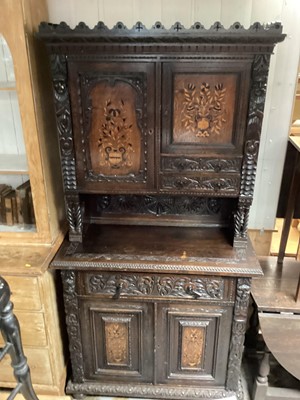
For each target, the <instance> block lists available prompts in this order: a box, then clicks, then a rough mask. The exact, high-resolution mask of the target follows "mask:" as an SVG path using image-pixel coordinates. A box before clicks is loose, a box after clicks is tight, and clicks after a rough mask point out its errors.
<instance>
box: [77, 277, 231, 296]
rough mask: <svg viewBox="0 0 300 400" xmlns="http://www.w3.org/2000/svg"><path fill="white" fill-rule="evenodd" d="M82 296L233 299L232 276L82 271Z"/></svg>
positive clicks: (80, 289) (80, 290)
mask: <svg viewBox="0 0 300 400" xmlns="http://www.w3.org/2000/svg"><path fill="white" fill-rule="evenodd" d="M79 282H80V284H79V292H80V294H83V295H92V296H105V297H111V298H119V297H130V298H131V297H143V298H145V297H146V298H147V297H149V299H156V300H157V299H158V300H159V299H160V300H164V299H166V298H170V299H183V300H187V299H189V300H193V299H195V300H205V301H214V302H219V301H229V302H231V301H232V302H233V300H234V290H235V289H234V279H232V278H224V277H213V276H197V275H172V274H170V275H168V274H139V273H137V274H130V273H113V272H86V273H81V274H80V280H79Z"/></svg>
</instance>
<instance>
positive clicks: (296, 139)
mask: <svg viewBox="0 0 300 400" xmlns="http://www.w3.org/2000/svg"><path fill="white" fill-rule="evenodd" d="M287 154H289V155H290V158H289V163H291V164H292V165H293V173H292V180H291V183H290V188H289V192H288V199H287V207H286V213H285V216H284V224H283V229H282V235H281V240H280V246H279V253H278V263H280V264H282V262H283V259H284V254H285V248H286V244H287V240H288V236H289V231H290V227H291V222H292V219H293V216H294V212H295V207H296V202H297V196H298V193H299V188H300V136H290V137H289V142H288V150H287ZM298 296H300V294H299V289H298V291H297V299H298V300H299V298H298Z"/></svg>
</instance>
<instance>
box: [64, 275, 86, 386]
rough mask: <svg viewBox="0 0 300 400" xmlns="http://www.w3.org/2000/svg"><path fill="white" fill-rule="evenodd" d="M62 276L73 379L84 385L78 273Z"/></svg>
mask: <svg viewBox="0 0 300 400" xmlns="http://www.w3.org/2000/svg"><path fill="white" fill-rule="evenodd" d="M61 276H62V282H63V295H64V306H65V314H66V325H67V331H68V337H69V350H70V358H71V364H72V379H73V381H74V382H76V383H82V382H83V381H84V369H83V354H82V341H81V333H80V322H79V319H80V317H79V305H78V296H77V293H76V273H75V272H74V271H61Z"/></svg>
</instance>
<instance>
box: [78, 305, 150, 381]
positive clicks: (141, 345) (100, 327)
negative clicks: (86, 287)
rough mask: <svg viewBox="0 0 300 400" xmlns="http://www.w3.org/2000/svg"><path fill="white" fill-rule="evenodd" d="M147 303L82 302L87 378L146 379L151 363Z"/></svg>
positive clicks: (148, 309) (148, 377) (147, 379)
mask: <svg viewBox="0 0 300 400" xmlns="http://www.w3.org/2000/svg"><path fill="white" fill-rule="evenodd" d="M152 308H153V307H152V305H151V304H140V303H134V302H132V303H124V302H122V303H121V302H119V301H117V300H115V301H102V300H101V301H99V300H98V301H92V300H91V301H90V300H87V301H86V300H85V301H83V302H82V307H81V309H82V314H83V318H82V319H81V321H85V324H82V328H81V330H82V336H83V358H84V372H85V377H86V378H87V379H96V380H105V381H111V380H113V381H127V379H128V378H129V377H130V379H131V380H136V381H141V382H148V381H150V380H151V379H152V368H151V367H150V366H151V365H153V328H152V327H153V311H152Z"/></svg>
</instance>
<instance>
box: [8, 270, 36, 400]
mask: <svg viewBox="0 0 300 400" xmlns="http://www.w3.org/2000/svg"><path fill="white" fill-rule="evenodd" d="M0 330H1V333H2V336H3V338H4V340H5V342H6V343H8V344H10V346H9V348H8V351H7V352H8V353H9V354H10V357H11V361H12V363H11V365H12V367H13V369H14V375H15V378H16V380H17V382H18V385H17V388H19V390H18V391H19V392H20V393H22V395H23V396H24V398H25V399H26V400H38V398H37V396H36V394H35V392H34V389H33V387H32V383H31V377H30V370H29V366H28V364H27V358H26V357H25V355H24V352H23V346H22V342H21V333H20V326H19V322H18V320H17V318H16V317H15V315H14V314H13V304H12V302H11V301H10V289H9V286H8V283H7V282H6V281H5V280H4V279H3V278H1V277H0Z"/></svg>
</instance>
